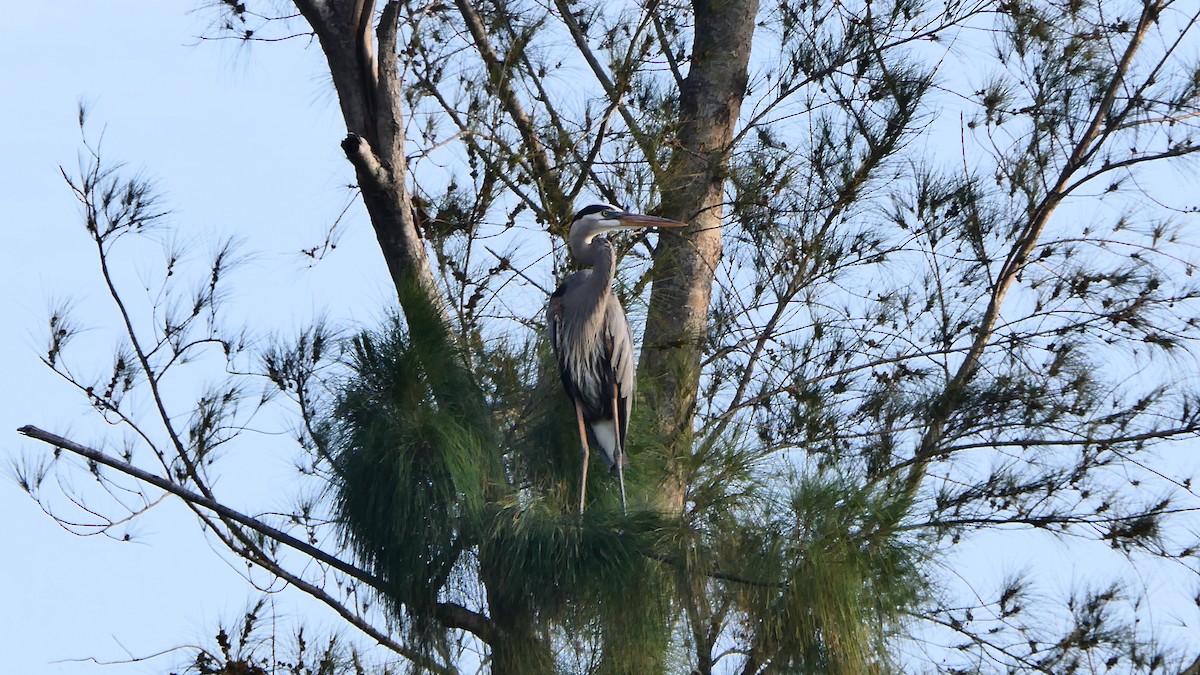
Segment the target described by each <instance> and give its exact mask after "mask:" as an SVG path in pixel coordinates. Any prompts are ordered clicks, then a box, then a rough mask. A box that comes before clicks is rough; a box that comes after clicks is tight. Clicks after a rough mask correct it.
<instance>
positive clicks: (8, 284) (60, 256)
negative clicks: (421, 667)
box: [0, 1, 390, 675]
mask: <svg viewBox="0 0 1200 675" xmlns="http://www.w3.org/2000/svg"><path fill="white" fill-rule="evenodd" d="M195 6H196V4H195V3H163V2H144V1H143V2H132V1H124V2H103V3H98V2H68V3H43V2H36V3H15V4H11V6H9V7H7V8H6V10H5V21H4V22H3V23H2V24H0V63H4V64H5V67H4V68H3V69H0V90H3V91H4V92H6V95H5V97H4V98H5V103H4V104H3V110H4V114H3V124H0V156H2V157H3V161H2V162H0V231H2V232H3V237H4V239H3V241H4V246H3V247H2V248H0V285H2V287H3V288H4V292H3V294H0V314H2V315H3V316H4V317H6V329H5V330H3V331H0V354H2V355H3V356H2V357H0V358H3V373H4V375H5V383H6V386H5V387H3V388H2V389H0V430H3V431H2V432H0V461H2V462H3V467H2V469H3V473H4V476H5V477H4V478H3V479H0V512H3V513H4V514H5V515H6V517H5V518H4V520H3V523H4V525H3V526H2V528H0V529H2V532H0V536H3V538H4V540H5V541H6V542H8V545H7V546H6V551H7V552H6V554H5V555H3V556H0V596H2V597H4V599H5V600H4V610H3V611H0V651H3V652H4V654H5V670H6V671H7V672H11V673H23V674H28V675H37V674H39V673H76V672H112V670H111V669H110V670H107V671H105V670H104V669H98V668H96V667H95V666H91V665H89V664H86V663H76V662H71V661H66V662H63V660H64V659H82V658H87V657H96V658H97V659H99V660H102V661H103V660H120V659H124V658H129V657H130V656H134V657H142V656H147V655H149V654H152V653H155V652H158V651H161V650H163V649H167V648H170V647H172V646H176V645H180V644H188V643H195V642H206V643H208V644H211V642H212V639H211V638H212V633H213V632H214V631H215V626H216V623H217V621H218V620H227V621H230V620H233V619H235V618H236V617H237V616H238V615H239V614H240V613H241V612H242V611H244V609H245V607H246V605H247V603H248V602H249V601H250V600H251V599H252V598H253V597H254V593H253V591H252V590H251V589H250V588H249V587H248V586H247V584H246V583H245V581H244V580H243V579H242V578H241V577H240V576H239V575H238V574H237V572H236V571H235V569H233V568H231V567H230V566H228V565H226V564H224V563H222V562H221V560H222V558H221V557H219V556H218V555H217V554H216V553H214V552H213V550H212V548H211V547H210V544H209V542H208V541H207V540H206V539H205V538H204V536H203V535H202V534H201V533H199V532H198V528H197V527H196V526H195V520H194V518H192V517H191V516H190V514H188V513H187V511H186V509H184V508H183V507H182V505H180V504H179V503H178V502H177V501H175V500H169V501H167V502H164V503H163V504H161V505H160V506H158V507H155V509H153V511H152V512H151V513H150V514H149V515H148V516H147V517H146V518H145V519H144V520H143V521H142V522H141V523H140V524H138V525H137V526H136V528H135V529H134V531H133V534H134V535H135V536H134V541H133V543H119V542H115V541H111V540H108V539H104V538H102V537H87V538H84V537H79V536H76V535H74V534H71V533H69V532H66V531H64V530H63V529H62V528H60V527H59V526H58V525H57V524H56V523H55V522H54V521H53V520H52V519H50V518H49V517H47V516H45V515H44V514H42V512H41V511H40V510H39V508H38V506H37V504H36V503H35V502H34V501H33V500H31V499H30V498H29V497H28V496H27V495H26V494H25V493H24V492H23V491H22V490H21V489H20V488H19V487H18V486H17V485H16V483H15V482H14V481H13V480H12V479H11V478H10V476H11V475H12V473H13V471H12V464H13V463H14V462H16V461H19V460H20V458H22V457H26V458H37V457H39V456H45V455H46V453H47V448H45V447H44V446H39V444H36V443H34V442H32V441H27V440H24V439H23V438H21V437H19V436H18V435H17V434H16V433H15V431H14V430H15V429H16V428H17V427H19V426H22V425H25V424H35V425H37V426H40V427H43V428H46V429H48V430H52V431H56V432H59V433H63V434H68V435H72V436H75V437H77V438H78V439H79V440H81V441H83V442H88V443H97V444H101V445H103V444H104V442H105V440H104V439H105V438H106V429H105V428H104V426H103V425H98V424H97V420H96V419H95V415H94V414H93V413H92V412H91V411H90V409H89V408H88V407H87V406H86V405H85V404H84V401H83V400H82V398H81V397H79V396H78V395H77V393H76V392H74V391H73V390H72V389H71V388H70V387H69V386H67V385H65V384H64V383H63V382H62V381H61V380H59V379H58V378H57V377H56V376H55V375H54V374H53V373H51V372H50V371H49V370H48V369H47V368H45V367H44V366H42V365H41V364H40V363H39V362H38V361H37V357H38V354H39V353H40V352H41V351H42V349H43V346H42V343H43V337H42V336H43V327H44V326H45V321H46V317H47V314H48V311H49V308H50V307H51V306H52V305H55V304H56V303H58V302H61V301H63V300H67V299H69V300H70V301H71V303H72V304H73V306H74V309H75V312H76V314H77V316H78V317H79V319H80V323H81V324H83V325H84V326H86V327H87V329H88V330H87V331H85V332H84V334H83V335H82V336H81V340H82V342H81V349H80V351H79V352H77V353H76V354H75V361H76V363H77V364H78V367H79V368H80V369H81V370H82V371H85V372H86V371H88V370H89V369H90V368H89V367H94V369H95V370H97V371H98V370H100V369H102V368H104V367H106V365H107V364H108V362H109V360H110V358H111V356H110V351H109V349H107V348H106V347H105V344H107V343H108V342H110V341H111V339H112V338H113V336H114V335H115V332H114V331H113V330H112V325H111V322H109V321H108V319H107V318H106V317H109V316H111V315H110V310H111V300H109V299H108V298H107V297H106V296H105V295H104V294H103V293H102V292H101V291H102V288H101V287H100V278H99V276H98V274H97V266H96V257H95V252H94V250H92V249H91V248H90V246H91V245H90V242H89V241H88V240H87V238H86V236H85V235H84V232H83V229H82V226H81V224H80V220H79V217H78V211H77V206H76V203H75V202H74V200H73V198H72V195H71V193H70V192H69V190H68V189H67V187H66V185H65V184H64V182H63V179H62V177H61V176H60V175H59V169H58V167H59V165H62V166H63V167H65V168H66V169H67V170H68V171H71V170H73V169H74V168H75V167H76V166H77V159H76V157H77V153H78V151H79V150H80V148H81V146H80V136H79V132H78V128H77V122H76V105H77V102H78V101H80V100H83V101H85V102H87V104H88V107H89V108H90V110H91V116H90V124H89V127H90V130H91V136H92V139H93V140H95V139H96V138H99V137H100V134H101V133H102V135H103V145H102V150H103V153H104V154H105V155H106V156H107V157H108V158H109V159H110V160H121V161H124V162H126V163H127V165H128V167H129V168H130V169H131V170H136V171H141V172H142V173H143V174H144V175H146V176H148V177H150V178H152V179H154V180H155V181H156V183H157V184H158V186H159V188H160V189H161V191H162V192H163V193H164V195H165V199H164V202H163V203H164V205H165V206H167V207H168V208H169V209H170V210H171V211H172V214H171V215H170V216H169V217H168V219H167V222H166V224H167V226H168V227H169V228H170V229H171V230H172V231H173V232H174V233H175V234H174V235H173V236H175V237H178V238H181V239H182V240H183V241H186V242H189V243H190V244H191V245H192V246H194V248H195V250H196V251H197V253H198V254H200V255H201V257H203V255H204V254H207V253H208V252H209V251H211V249H212V247H213V245H214V242H215V241H217V240H219V239H221V238H224V237H229V236H233V237H237V238H239V239H241V240H242V241H243V242H244V243H243V248H242V250H243V252H246V253H249V254H251V255H250V257H249V261H248V262H247V263H246V264H245V265H244V266H243V267H242V269H241V271H240V275H241V276H240V277H239V278H240V279H241V280H242V281H244V282H246V283H240V284H238V285H237V287H236V291H235V296H234V298H233V299H234V300H235V301H236V302H235V303H233V305H232V306H233V307H235V311H236V312H237V313H238V314H239V315H241V316H248V315H253V316H254V317H255V318H256V320H258V321H261V323H262V325H269V326H274V327H275V328H276V330H279V331H283V332H286V331H289V330H292V329H295V328H297V327H299V326H301V325H303V324H304V322H305V321H306V320H307V319H308V318H309V317H311V316H313V315H314V314H317V313H322V312H325V313H328V314H329V315H331V316H334V317H337V318H344V319H349V320H361V321H370V320H372V319H373V318H375V317H377V316H378V315H379V314H380V309H379V308H381V307H386V305H387V302H388V298H389V297H390V293H389V290H388V286H387V275H386V271H385V269H384V266H383V263H382V259H381V258H380V256H379V253H378V251H377V249H375V248H374V242H373V237H371V235H370V231H369V228H368V227H367V226H366V221H365V219H364V218H363V217H362V216H361V215H360V214H359V212H358V211H357V209H351V212H350V214H349V216H348V221H347V222H346V223H345V224H346V228H345V235H344V236H343V237H342V239H341V240H340V241H339V246H338V250H337V252H336V254H335V255H333V256H332V257H331V258H330V259H328V260H326V261H325V262H323V263H321V264H320V265H317V266H315V267H311V269H310V265H309V262H308V261H307V259H305V258H304V257H303V256H302V255H301V254H300V253H299V251H300V250H301V249H303V248H307V247H310V246H314V245H317V244H319V243H321V241H322V238H323V237H324V233H325V230H326V228H327V227H328V226H329V225H330V224H331V223H332V222H333V221H334V220H335V219H336V218H337V216H338V214H339V213H340V212H341V210H342V209H343V208H344V207H345V205H346V201H347V199H348V196H349V195H348V191H347V189H346V184H347V183H349V182H351V181H352V175H351V172H350V168H349V165H348V164H347V163H346V162H345V159H344V157H343V156H342V154H341V151H340V149H339V147H338V141H339V140H340V139H341V137H342V135H343V133H344V126H343V125H342V123H341V120H340V116H339V114H338V110H337V105H336V101H335V99H334V97H333V94H332V91H331V90H330V88H329V87H328V86H327V80H328V78H327V75H325V70H324V67H323V65H322V63H321V60H320V56H319V53H318V52H317V50H316V48H315V46H309V45H307V44H306V43H305V42H304V41H302V40H297V41H294V42H291V43H284V44H273V45H257V46H255V48H254V49H252V50H249V51H247V50H245V49H243V48H241V47H240V46H239V45H238V44H237V43H231V42H201V41H199V40H198V39H197V36H199V35H201V34H203V33H204V32H205V31H206V28H207V25H208V21H209V20H210V18H211V13H210V12H207V11H204V10H200V11H195V12H189V11H188V10H189V9H190V8H192V7H195ZM156 263H157V255H156V252H155V251H154V250H153V248H152V247H151V248H148V249H147V252H146V255H145V259H144V260H137V261H134V264H133V266H132V269H133V270H134V271H135V272H136V273H138V274H144V273H145V272H146V271H147V270H152V269H153V266H154V264H156ZM130 279H131V280H132V279H133V277H131V278H130ZM246 454H247V455H252V454H254V453H253V451H250V452H247V453H246ZM234 460H235V461H238V462H245V464H242V465H240V466H243V467H244V468H246V469H247V470H246V471H244V472H242V473H241V474H238V473H236V472H233V471H231V472H230V475H229V476H227V477H226V478H223V479H222V480H221V481H220V482H219V483H218V489H219V491H220V492H221V494H223V495H226V496H227V497H228V498H229V499H230V501H231V502H232V503H233V504H234V505H239V504H241V503H247V504H249V503H253V504H254V505H255V506H256V507H258V508H272V507H275V508H279V509H285V508H287V507H288V506H289V505H290V501H289V498H290V495H289V494H288V490H287V485H286V477H287V476H288V475H289V467H288V462H287V458H286V457H285V456H280V455H279V454H278V453H276V454H272V453H269V452H264V453H262V454H257V455H254V456H246V457H240V458H234ZM234 466H239V465H234ZM250 477H258V479H253V480H252V479H251V478H250ZM239 481H240V482H239ZM46 492H47V493H48V494H53V493H55V492H57V490H56V489H54V488H50V489H47V491H46ZM59 502H61V500H59ZM295 595H297V594H292V593H288V592H284V593H281V594H279V595H278V596H277V598H276V606H277V609H278V613H279V616H280V618H281V620H282V619H287V618H288V617H294V616H296V615H297V614H304V615H305V616H308V617H310V619H309V620H310V621H311V622H312V623H313V624H314V627H320V626H323V625H325V626H335V625H337V622H336V621H333V620H331V617H332V615H331V614H329V613H326V612H324V611H323V610H322V609H320V608H317V609H316V610H315V611H310V609H306V607H309V606H308V605H306V604H305V603H304V601H303V599H302V598H300V599H297V598H296V597H294V596H295ZM297 603H299V604H297ZM174 663H175V662H174V661H173V659H172V657H167V658H166V659H165V660H160V661H156V662H149V663H144V664H132V665H125V666H119V667H117V670H119V672H134V673H138V672H146V673H161V672H165V671H166V670H167V669H168V668H169V667H170V666H171V665H174Z"/></svg>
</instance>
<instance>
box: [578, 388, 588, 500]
mask: <svg viewBox="0 0 1200 675" xmlns="http://www.w3.org/2000/svg"><path fill="white" fill-rule="evenodd" d="M575 419H576V420H578V422H579V447H580V448H581V452H580V454H581V455H582V456H583V475H582V476H580V478H579V515H583V500H584V498H585V497H587V473H588V454H589V453H588V442H587V426H586V425H584V423H583V406H582V405H580V404H579V401H575Z"/></svg>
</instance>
